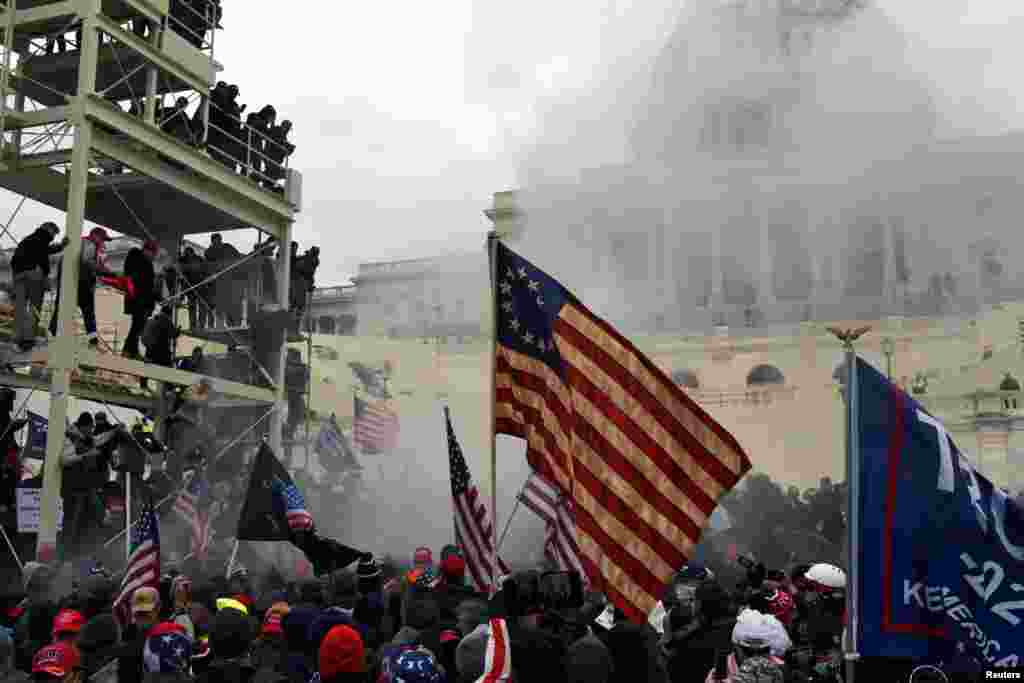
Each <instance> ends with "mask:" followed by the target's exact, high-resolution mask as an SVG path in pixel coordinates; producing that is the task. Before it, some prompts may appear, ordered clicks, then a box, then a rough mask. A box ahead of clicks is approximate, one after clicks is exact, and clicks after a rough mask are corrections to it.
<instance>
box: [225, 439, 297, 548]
mask: <svg viewBox="0 0 1024 683" xmlns="http://www.w3.org/2000/svg"><path fill="white" fill-rule="evenodd" d="M312 528H313V517H312V515H310V514H309V511H308V510H307V509H306V501H305V499H304V498H303V497H302V492H301V491H299V488H298V487H297V486H296V485H295V482H293V481H292V478H291V476H290V475H289V474H288V470H286V469H285V468H284V465H282V464H281V462H280V461H279V460H278V459H277V458H276V457H275V456H274V453H273V451H271V450H270V447H269V446H267V444H262V445H261V446H260V450H259V453H257V454H256V462H255V463H253V468H252V476H251V477H250V479H249V491H248V493H246V496H245V503H244V504H243V505H242V514H241V515H240V516H239V518H238V534H237V537H238V540H240V541H289V540H291V539H292V532H294V531H307V530H311V529H312Z"/></svg>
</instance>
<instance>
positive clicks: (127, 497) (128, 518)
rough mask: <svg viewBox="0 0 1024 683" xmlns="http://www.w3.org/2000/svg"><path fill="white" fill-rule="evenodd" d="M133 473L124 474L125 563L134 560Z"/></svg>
mask: <svg viewBox="0 0 1024 683" xmlns="http://www.w3.org/2000/svg"><path fill="white" fill-rule="evenodd" d="M131 528H132V473H131V472H125V473H124V557H125V562H128V561H130V560H131V558H132V535H131V534H130V533H128V532H129V531H130V530H131Z"/></svg>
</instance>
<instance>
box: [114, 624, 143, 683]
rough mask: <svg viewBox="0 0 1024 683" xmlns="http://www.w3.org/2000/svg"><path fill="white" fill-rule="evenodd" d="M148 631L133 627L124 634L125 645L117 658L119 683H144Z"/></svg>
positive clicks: (123, 644)
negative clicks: (144, 657) (144, 653)
mask: <svg viewBox="0 0 1024 683" xmlns="http://www.w3.org/2000/svg"><path fill="white" fill-rule="evenodd" d="M148 631H149V629H146V630H142V629H140V628H138V627H137V626H134V625H133V626H130V627H129V629H128V631H127V632H126V633H125V634H124V643H122V645H121V648H120V650H119V652H118V657H117V660H118V664H117V683H142V677H143V673H144V672H145V668H144V660H143V652H144V651H145V648H146V634H147V633H148Z"/></svg>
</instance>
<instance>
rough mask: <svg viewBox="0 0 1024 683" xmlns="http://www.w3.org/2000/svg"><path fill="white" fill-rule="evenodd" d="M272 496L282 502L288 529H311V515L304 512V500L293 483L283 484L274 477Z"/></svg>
mask: <svg viewBox="0 0 1024 683" xmlns="http://www.w3.org/2000/svg"><path fill="white" fill-rule="evenodd" d="M273 490H274V496H275V497H276V498H277V499H278V500H279V501H283V502H284V506H285V516H286V517H287V518H288V528H290V529H291V530H292V531H302V530H303V529H312V528H313V515H311V514H309V511H308V510H306V499H305V498H303V497H302V492H301V491H299V487H298V486H296V485H295V482H291V481H289V482H287V483H285V482H284V481H282V480H281V479H280V478H279V477H274V485H273Z"/></svg>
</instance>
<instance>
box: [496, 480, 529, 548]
mask: <svg viewBox="0 0 1024 683" xmlns="http://www.w3.org/2000/svg"><path fill="white" fill-rule="evenodd" d="M529 481H530V477H529V475H527V477H526V481H525V482H523V488H522V489H519V495H518V496H516V504H515V505H514V506H513V507H512V512H511V514H509V516H508V519H506V520H505V528H504V529H502V531H501V538H499V539H498V545H496V546H494V553H495V554H498V553H500V552H501V546H502V545H503V544H504V543H505V537H506V536H508V529H509V527H510V526H512V520H513V519H515V516H516V512H518V511H519V504H520V503H522V502H523V498H522V495H523V489H525V488H526V483H527V482H529Z"/></svg>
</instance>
